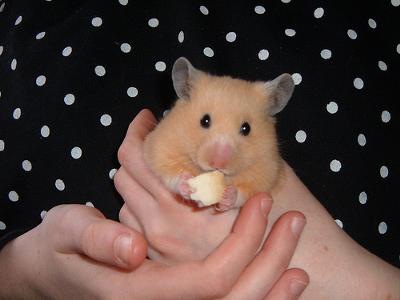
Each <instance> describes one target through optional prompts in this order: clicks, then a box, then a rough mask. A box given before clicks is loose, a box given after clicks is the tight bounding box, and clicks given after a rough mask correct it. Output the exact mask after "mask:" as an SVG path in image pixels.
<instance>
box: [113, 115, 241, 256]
mask: <svg viewBox="0 0 400 300" xmlns="http://www.w3.org/2000/svg"><path fill="white" fill-rule="evenodd" d="M156 123H157V122H156V120H155V118H154V116H153V115H152V113H151V112H150V111H149V110H142V111H141V112H140V113H139V114H138V116H137V117H136V118H135V119H134V120H133V121H132V123H131V124H130V126H129V128H128V131H127V133H126V137H125V139H124V141H123V143H122V145H121V147H120V148H119V151H118V159H119V161H120V164H121V167H120V169H119V170H118V172H117V173H116V174H115V176H114V184H115V187H116V189H117V190H118V192H119V193H120V194H121V195H122V197H123V198H124V200H125V204H124V206H123V208H122V209H121V211H120V221H121V222H122V223H125V224H126V225H128V226H130V227H131V228H134V229H136V230H137V231H139V232H142V233H143V234H144V235H145V236H146V239H147V240H148V242H149V256H150V258H153V259H156V260H157V261H162V262H166V263H175V262H180V261H187V260H192V259H203V258H204V257H206V256H207V255H208V254H209V253H210V252H211V251H212V250H213V249H215V248H216V247H217V246H218V245H219V244H220V243H221V242H222V241H223V240H224V239H225V237H226V236H227V235H228V234H229V232H230V231H231V229H232V224H233V222H234V220H235V218H236V217H237V215H238V209H232V210H229V211H227V212H225V213H218V212H216V211H215V209H214V208H213V207H209V208H202V209H198V208H197V207H196V206H195V205H191V204H192V203H191V202H189V201H185V200H183V199H182V198H180V197H179V196H177V195H175V194H172V193H171V192H170V191H169V190H168V189H167V188H166V187H165V186H164V184H162V182H161V181H160V179H159V178H158V177H156V176H155V175H154V173H152V172H151V171H150V169H149V168H148V166H147V164H146V163H145V161H144V159H143V151H142V145H143V141H144V139H145V137H146V135H147V134H148V133H149V132H150V131H151V130H152V129H153V128H154V127H155V126H156ZM129 215H130V216H132V217H127V216H129Z"/></svg>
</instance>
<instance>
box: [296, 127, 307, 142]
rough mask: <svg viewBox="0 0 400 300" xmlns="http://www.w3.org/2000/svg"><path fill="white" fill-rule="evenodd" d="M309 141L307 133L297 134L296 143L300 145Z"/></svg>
mask: <svg viewBox="0 0 400 300" xmlns="http://www.w3.org/2000/svg"><path fill="white" fill-rule="evenodd" d="M306 139H307V133H306V132H305V131H304V130H299V131H297V132H296V141H297V142H299V143H304V142H305V141H306Z"/></svg>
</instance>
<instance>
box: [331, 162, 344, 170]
mask: <svg viewBox="0 0 400 300" xmlns="http://www.w3.org/2000/svg"><path fill="white" fill-rule="evenodd" d="M330 168H331V171H332V172H339V171H340V169H341V168H342V163H341V162H340V161H338V160H337V159H334V160H332V161H331V163H330Z"/></svg>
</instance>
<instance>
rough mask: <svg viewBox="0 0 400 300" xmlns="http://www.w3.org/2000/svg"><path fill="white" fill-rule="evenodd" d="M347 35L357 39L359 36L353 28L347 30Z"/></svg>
mask: <svg viewBox="0 0 400 300" xmlns="http://www.w3.org/2000/svg"><path fill="white" fill-rule="evenodd" d="M347 35H348V36H349V38H351V39H352V40H355V39H356V38H357V32H355V31H354V30H353V29H349V30H347Z"/></svg>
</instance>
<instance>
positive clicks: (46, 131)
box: [40, 125, 50, 138]
mask: <svg viewBox="0 0 400 300" xmlns="http://www.w3.org/2000/svg"><path fill="white" fill-rule="evenodd" d="M40 135H41V136H42V137H44V138H47V137H49V135H50V128H49V126H47V125H44V126H42V128H41V129H40Z"/></svg>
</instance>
